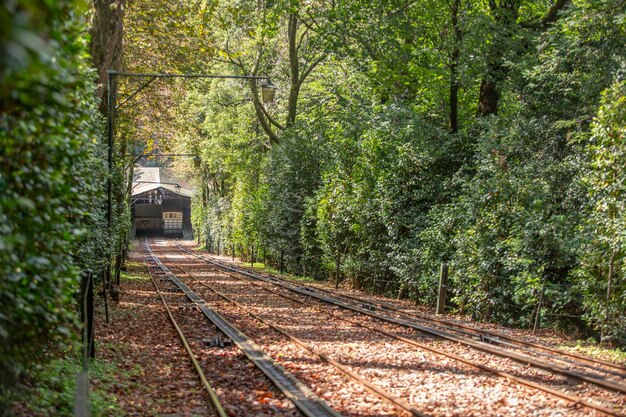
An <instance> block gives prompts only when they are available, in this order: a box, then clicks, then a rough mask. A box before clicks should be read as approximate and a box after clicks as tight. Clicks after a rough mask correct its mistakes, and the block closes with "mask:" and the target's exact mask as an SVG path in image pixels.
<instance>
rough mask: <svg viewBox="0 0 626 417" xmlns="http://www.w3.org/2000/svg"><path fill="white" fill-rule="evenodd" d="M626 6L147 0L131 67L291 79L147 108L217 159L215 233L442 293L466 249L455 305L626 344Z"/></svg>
mask: <svg viewBox="0 0 626 417" xmlns="http://www.w3.org/2000/svg"><path fill="white" fill-rule="evenodd" d="M623 6H624V4H623V1H612V0H572V1H562V0H556V1H548V0H546V1H508V0H501V1H497V0H494V1H490V2H470V3H468V2H462V1H460V0H453V1H430V0H429V1H426V0H424V1H417V2H410V3H406V2H404V1H395V0H391V1H378V0H375V1H368V2H364V1H360V0H349V1H343V2H339V4H338V3H336V2H317V1H313V2H300V1H295V0H279V1H272V2H257V3H251V2H232V1H219V0H215V1H211V2H205V1H202V2H200V1H198V2H188V3H185V5H184V6H173V5H172V4H170V3H168V2H163V1H158V2H156V3H154V4H152V5H151V6H149V7H142V6H140V5H138V4H135V5H131V6H130V8H129V13H128V17H129V21H128V24H127V30H128V33H130V35H127V40H126V41H127V43H128V47H129V48H130V53H129V55H128V56H127V60H126V65H127V67H128V68H129V69H131V70H137V71H146V70H149V69H154V68H159V69H166V70H169V71H173V70H179V71H190V70H193V71H203V72H209V73H213V74H235V75H248V74H252V75H268V76H271V78H272V80H273V82H274V83H275V84H277V85H278V87H279V92H278V94H277V98H276V100H275V101H274V102H273V103H268V104H263V103H262V102H261V99H260V92H259V86H258V85H257V84H255V83H246V82H242V81H237V80H210V82H209V81H206V82H204V81H193V82H188V83H185V84H183V83H180V84H175V85H174V84H169V85H168V86H161V87H159V88H157V89H155V91H154V93H156V94H155V95H153V96H152V97H161V98H157V99H154V98H153V99H152V100H154V102H159V101H161V100H166V102H168V103H171V101H168V100H171V98H172V97H173V96H175V97H176V98H180V99H181V102H180V104H179V105H178V106H175V107H174V108H172V107H168V109H167V115H168V117H170V118H175V119H176V129H173V131H171V130H168V129H163V128H162V127H161V122H160V121H159V122H156V123H154V124H151V123H150V121H146V119H145V118H143V119H141V120H139V119H138V121H139V122H140V123H141V126H142V127H144V128H145V129H143V130H144V132H149V135H150V138H151V140H152V141H153V142H155V141H156V142H158V143H159V146H160V147H162V148H166V149H167V148H169V149H172V150H176V151H180V152H191V153H198V154H200V155H201V156H202V160H203V162H202V165H201V167H200V168H199V169H197V170H196V171H194V172H193V175H195V177H196V179H197V181H198V184H199V185H200V187H199V190H198V194H197V198H196V199H195V200H194V207H193V223H194V228H195V230H196V234H197V235H198V237H199V238H201V239H202V240H203V241H204V240H205V239H206V240H207V242H208V244H209V245H215V244H216V243H217V242H220V245H221V247H222V248H224V247H225V246H226V247H228V248H231V247H232V246H233V245H234V246H235V248H236V251H237V253H238V254H241V255H242V256H244V257H247V258H249V257H250V255H251V252H252V248H253V247H254V248H255V251H256V253H257V254H260V256H261V257H265V259H266V261H267V262H269V263H273V264H274V265H277V264H278V262H279V259H280V257H281V253H282V255H283V256H284V260H285V265H286V267H287V269H288V271H290V272H293V273H297V274H306V275H310V276H314V277H316V278H319V279H338V280H339V281H344V282H349V283H350V284H351V285H353V286H356V287H359V288H364V289H368V290H372V291H376V292H381V293H386V294H388V295H398V296H401V297H410V298H412V299H414V300H415V301H416V302H419V303H425V304H431V305H432V304H433V303H434V301H435V298H436V287H437V279H438V271H439V268H440V265H441V264H442V263H448V264H449V265H450V285H449V291H450V302H451V304H450V306H449V307H450V308H452V309H454V310H455V311H458V312H461V313H464V314H469V315H471V316H473V317H475V318H476V319H480V320H495V321H499V322H504V323H509V324H513V325H520V326H532V325H533V324H534V323H535V322H537V323H539V324H542V325H544V326H545V325H551V326H562V327H569V328H575V329H578V330H579V331H582V332H585V334H586V335H590V334H596V335H598V336H604V337H606V338H607V340H609V339H610V340H614V341H620V342H621V343H624V341H625V340H624V334H623V329H624V328H625V326H624V314H625V312H624V310H625V304H624V303H625V300H626V281H625V279H624V264H623V261H624V259H623V258H624V257H623V254H624V250H623V244H622V238H623V234H624V210H623V203H624V195H623V191H624V190H623V182H624V179H625V178H626V177H625V175H626V173H625V172H624V171H623V169H622V166H623V165H624V163H623V162H624V160H623V156H624V154H623V147H624V143H623V142H624V126H625V117H624V111H625V110H624V79H623V78H624V74H625V71H626V48H625V44H624V42H623V40H624V39H625V38H626V15H625V14H624V7H623ZM159 7H164V8H166V9H167V10H168V13H165V14H163V15H158V14H155V10H157V9H158V8H159ZM148 21H149V22H150V25H146V22H148ZM137 31H140V32H141V33H143V32H145V31H149V32H150V34H151V37H150V40H151V42H150V43H146V42H145V41H140V40H138V39H137V37H136V35H132V34H136V33H139V32H137ZM181 39H184V42H183V43H182V44H181V48H179V49H172V48H173V45H176V43H177V42H179V41H180V40H181ZM164 51H175V52H174V53H169V54H168V53H164ZM197 51H202V53H201V54H198V53H196V52H197ZM133 57H135V58H136V59H134V58H133ZM142 106H146V107H145V108H146V109H152V110H153V111H154V109H158V108H159V107H158V106H157V105H156V104H154V105H150V102H149V101H144V102H143V104H142ZM160 114H161V115H162V113H160ZM185 166H186V168H185ZM179 168H180V169H181V171H185V172H187V173H189V174H190V175H192V173H191V172H190V169H189V164H188V161H183V162H182V163H181V164H179ZM540 299H541V305H539V303H540V301H539V300H540ZM539 307H541V308H539ZM594 332H595V333H594Z"/></svg>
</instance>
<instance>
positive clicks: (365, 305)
mask: <svg viewBox="0 0 626 417" xmlns="http://www.w3.org/2000/svg"><path fill="white" fill-rule="evenodd" d="M178 248H179V250H181V251H183V253H185V254H187V255H188V256H193V257H195V258H197V259H200V260H202V261H204V262H208V263H210V264H212V265H213V266H215V267H218V268H221V269H222V270H227V271H229V272H231V273H233V274H235V275H238V277H237V278H238V279H243V278H242V276H245V277H246V279H247V280H252V281H250V282H255V281H256V284H257V285H258V284H259V283H260V282H263V283H265V284H272V285H273V286H277V287H279V288H280V289H281V290H288V291H290V292H293V293H295V294H297V295H298V296H301V297H300V298H302V297H308V298H310V297H313V298H314V299H316V300H318V301H322V302H324V303H327V304H331V305H334V306H337V307H339V308H341V309H344V310H349V311H351V312H354V313H359V314H365V315H367V316H369V317H372V318H375V319H379V320H383V321H385V322H388V323H391V324H394V325H401V326H403V327H408V328H411V329H414V330H420V331H423V332H425V333H428V334H430V335H431V336H437V337H440V338H443V339H446V340H449V341H453V342H456V343H461V344H464V345H466V346H471V347H472V348H475V349H479V350H481V351H487V352H488V353H490V354H496V355H498V356H503V357H507V358H510V359H514V360H517V361H518V362H522V363H525V364H527V363H531V364H532V365H534V366H536V367H538V368H541V369H544V370H547V371H549V372H555V373H557V374H561V375H564V376H566V377H567V378H575V379H578V380H582V381H585V382H587V383H591V384H595V385H598V386H600V387H602V388H603V389H609V390H614V391H618V392H620V393H623V392H624V387H623V386H622V385H621V384H620V383H619V382H615V381H612V380H609V379H606V378H601V377H598V376H597V375H593V374H592V375H589V374H582V373H580V372H578V371H572V370H570V369H567V368H564V367H562V366H558V365H556V366H553V364H551V363H544V362H541V361H539V360H536V359H535V358H533V357H525V356H519V355H518V354H517V353H515V352H509V351H507V350H505V349H502V348H500V347H497V346H495V347H494V346H490V344H488V343H486V342H485V341H484V340H474V339H472V338H470V337H469V336H473V335H477V334H478V333H477V332H476V331H475V333H471V332H470V331H469V329H462V330H464V331H465V334H464V335H463V336H457V335H455V334H453V333H444V332H443V331H442V330H441V329H436V328H424V327H425V326H422V325H417V324H415V323H413V322H410V321H409V320H408V319H409V318H411V316H410V315H408V314H405V312H403V311H400V310H399V309H395V310H394V307H393V306H388V305H384V304H382V303H379V304H378V305H374V303H371V302H369V301H367V300H362V299H358V298H356V297H346V296H341V297H339V296H337V297H335V296H334V295H336V294H333V293H332V292H330V291H324V290H319V289H317V288H312V287H309V286H303V285H295V284H293V283H292V282H289V281H282V280H279V279H277V278H276V277H271V276H269V277H268V276H263V275H261V274H258V273H255V272H250V271H248V270H246V269H242V268H235V267H233V266H232V265H226V264H223V263H221V262H217V261H215V260H213V259H207V258H205V257H203V256H200V255H198V254H195V253H193V252H191V251H188V250H187V249H185V248H183V247H181V246H178ZM259 288H262V289H263V290H266V291H269V292H273V293H274V294H276V295H278V296H281V297H284V298H290V299H291V300H292V301H294V302H298V303H303V301H302V299H296V298H294V297H287V296H285V294H281V293H280V292H277V291H271V290H269V289H268V288H266V286H260V287H259ZM347 299H351V303H348V302H346V300H347ZM380 310H383V311H387V312H389V313H391V312H394V313H396V314H397V316H399V317H393V316H390V315H383V314H380ZM334 314H337V313H334ZM412 318H415V317H412ZM342 319H345V317H344V318H342ZM354 324H355V325H359V326H362V327H363V326H366V327H368V328H369V329H370V330H372V331H377V332H379V333H382V334H385V335H386V336H388V337H390V338H395V339H398V340H402V341H403V342H405V343H407V344H411V345H413V346H415V347H419V348H421V349H426V350H430V351H434V352H435V353H437V354H440V355H445V356H447V357H450V358H453V359H455V360H458V361H461V362H463V363H466V364H467V365H470V366H473V367H475V368H477V369H481V370H482V371H486V372H490V373H493V374H495V375H498V376H500V377H503V378H507V379H508V380H512V381H516V382H517V383H519V384H522V385H525V386H527V387H529V388H533V389H538V390H541V391H544V392H547V393H550V394H551V395H554V396H557V397H560V398H562V399H565V400H567V401H571V402H573V403H579V404H582V405H584V406H585V407H587V408H589V409H593V410H595V411H599V412H602V413H604V414H607V415H623V414H621V411H619V410H616V409H612V408H610V407H606V406H603V405H601V404H596V403H594V402H591V401H588V400H586V399H582V398H579V397H576V396H574V395H571V394H568V393H566V392H561V391H559V390H555V389H553V388H550V387H548V386H545V385H542V384H538V383H536V382H533V381H531V380H529V379H527V378H522V377H519V376H516V375H513V374H511V373H508V372H503V371H498V370H496V369H493V368H491V367H488V366H484V365H481V364H478V363H474V362H472V361H468V360H465V359H463V358H462V357H459V356H458V355H451V354H449V353H448V352H443V351H440V350H436V349H433V348H432V347H429V346H426V345H424V344H421V343H418V342H415V341H414V340H411V339H409V338H406V337H398V335H396V334H393V333H390V332H388V331H384V330H382V331H381V329H380V328H375V327H372V326H367V325H364V324H363V323H358V322H357V323H354ZM449 327H450V328H452V326H449ZM472 330H475V329H472ZM490 337H495V336H494V334H491V335H490ZM522 342H523V341H522ZM485 345H486V346H485ZM552 353H555V352H552ZM552 356H554V355H552ZM565 356H566V357H567V360H568V361H570V362H571V361H572V357H570V356H567V355H565ZM574 356H577V355H574ZM585 359H586V358H585ZM589 362H592V363H593V360H590V361H589ZM589 362H587V363H586V362H583V361H581V363H582V364H584V365H586V367H589V365H590V364H589ZM607 368H608V367H607ZM613 369H614V370H615V372H613V374H617V375H620V374H619V365H617V367H615V368H613Z"/></svg>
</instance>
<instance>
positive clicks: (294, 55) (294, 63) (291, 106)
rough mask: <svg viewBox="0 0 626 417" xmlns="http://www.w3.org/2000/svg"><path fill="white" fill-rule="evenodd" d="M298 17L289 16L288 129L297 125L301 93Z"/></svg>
mask: <svg viewBox="0 0 626 417" xmlns="http://www.w3.org/2000/svg"><path fill="white" fill-rule="evenodd" d="M297 33H298V17H297V16H296V14H295V13H291V14H290V15H289V30H288V34H289V73H290V76H291V80H290V81H291V83H290V86H289V103H288V108H287V122H286V125H287V127H289V126H292V125H293V124H295V123H296V114H297V110H298V95H299V93H300V63H299V62H298V45H297V36H296V35H297Z"/></svg>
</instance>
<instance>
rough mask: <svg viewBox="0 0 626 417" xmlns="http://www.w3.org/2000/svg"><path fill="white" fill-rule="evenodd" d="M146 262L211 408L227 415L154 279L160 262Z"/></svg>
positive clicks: (223, 415)
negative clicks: (207, 396) (155, 270)
mask: <svg viewBox="0 0 626 417" xmlns="http://www.w3.org/2000/svg"><path fill="white" fill-rule="evenodd" d="M145 262H146V268H147V269H148V272H149V273H150V280H151V281H152V284H153V285H154V288H155V290H156V292H157V294H158V295H159V298H160V299H161V302H162V303H163V306H164V307H165V310H166V311H167V315H168V317H169V319H170V322H171V323H172V325H173V326H174V329H175V330H176V333H177V334H178V336H179V338H180V340H181V343H182V344H183V347H184V348H185V351H186V352H187V355H188V356H189V359H190V360H191V363H192V365H193V367H194V370H195V371H196V373H197V374H198V378H200V382H201V383H202V386H203V388H204V389H205V391H206V392H207V394H208V395H209V405H210V407H211V409H212V410H213V412H214V413H215V415H216V416H218V417H226V412H225V411H224V408H223V407H222V404H221V402H220V400H219V398H217V394H216V393H215V390H214V389H213V387H212V386H211V384H210V383H209V381H208V380H207V378H206V375H205V374H204V371H203V370H202V367H201V366H200V364H199V363H198V359H197V358H196V355H195V354H194V353H193V351H192V349H191V346H190V345H189V342H188V341H187V338H186V337H185V335H184V334H183V331H182V330H181V328H180V326H179V325H178V323H177V321H176V319H175V318H174V315H173V314H172V310H171V309H170V307H169V305H168V304H167V301H165V298H164V297H163V293H162V292H161V289H160V288H159V286H158V285H157V283H156V281H155V280H154V276H153V273H152V272H154V269H155V267H158V264H157V263H156V262H155V261H154V258H153V257H146V258H145Z"/></svg>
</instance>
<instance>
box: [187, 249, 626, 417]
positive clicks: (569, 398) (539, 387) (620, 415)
mask: <svg viewBox="0 0 626 417" xmlns="http://www.w3.org/2000/svg"><path fill="white" fill-rule="evenodd" d="M179 249H180V250H182V251H184V252H186V253H188V254H190V255H192V256H195V257H197V258H199V259H201V260H203V261H207V263H209V264H212V263H211V262H208V260H207V259H206V258H204V257H202V256H198V255H196V254H194V253H193V252H190V251H187V250H186V249H184V248H181V247H180V246H179ZM213 265H214V266H216V267H218V268H223V269H224V268H225V266H224V265H219V264H213ZM235 274H240V275H243V276H246V277H248V274H244V273H242V272H240V271H234V273H232V271H231V273H227V275H228V276H231V277H233V278H235V279H238V280H241V281H243V279H242V278H240V277H238V276H237V275H235ZM249 278H250V277H248V280H246V281H245V282H248V283H250V284H252V285H255V286H256V287H258V288H261V289H263V290H265V291H267V292H269V293H272V294H275V295H278V296H280V297H283V298H286V299H289V300H291V301H294V302H296V303H298V304H301V305H306V306H310V307H314V308H315V309H317V310H318V311H320V312H321V313H323V314H326V315H328V316H331V317H336V318H338V319H340V320H343V321H346V322H348V323H351V324H353V325H355V326H358V327H362V328H364V329H368V330H371V331H374V332H377V333H380V334H383V335H385V336H387V337H390V338H392V339H396V340H399V341H402V342H404V343H406V344H409V345H412V346H414V347H417V348H420V349H424V350H427V351H430V352H433V353H435V354H439V355H442V356H445V357H448V358H450V359H454V360H456V361H459V362H462V363H464V364H466V365H469V366H472V367H474V368H476V369H480V370H482V371H485V372H489V373H492V374H494V375H497V376H499V377H502V378H505V379H507V380H510V381H515V382H517V383H519V384H521V385H524V386H527V387H529V388H534V389H537V390H539V391H542V392H545V393H548V394H552V395H554V396H556V397H558V398H561V399H564V400H567V401H570V402H571V403H573V404H580V405H582V406H584V407H587V408H589V409H592V410H595V411H599V412H602V413H604V414H607V415H610V416H616V417H626V414H623V413H620V412H619V411H615V410H613V409H610V408H607V407H605V406H603V405H597V404H594V403H592V402H590V401H588V400H585V399H582V398H579V397H576V396H574V395H571V394H567V393H564V392H561V391H559V390H556V389H553V388H550V387H548V386H545V385H542V384H539V383H536V382H533V381H530V380H527V379H525V378H522V377H518V376H516V375H513V374H510V373H508V372H505V371H499V370H497V369H494V368H491V367H489V366H486V365H482V364H479V363H475V362H472V361H470V360H467V359H465V358H463V357H461V356H457V355H455V354H452V353H449V352H446V351H443V350H439V349H436V348H433V347H430V346H428V345H425V344H422V343H420V342H417V341H415V340H412V339H408V338H406V337H403V336H398V335H396V334H393V333H390V332H387V331H385V330H381V329H379V328H376V327H372V326H369V325H366V324H363V323H361V322H359V321H355V320H352V319H348V318H346V317H344V316H342V315H339V314H337V313H335V312H329V311H326V310H324V309H322V308H321V307H319V306H316V305H314V304H310V303H306V302H304V301H302V300H299V299H297V298H294V297H291V296H288V295H285V294H281V293H279V292H277V291H274V290H271V289H268V288H266V287H265V286H263V285H261V284H259V283H257V282H254V281H253V279H254V278H253V279H252V280H251V279H249ZM261 281H263V282H266V281H264V280H261ZM268 283H271V281H270V282H268ZM304 295H308V294H304Z"/></svg>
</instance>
